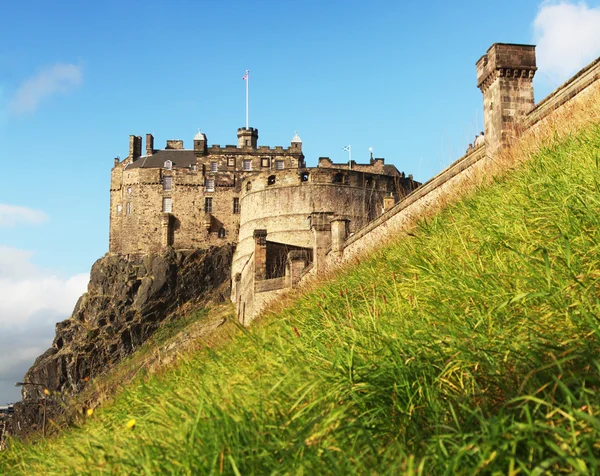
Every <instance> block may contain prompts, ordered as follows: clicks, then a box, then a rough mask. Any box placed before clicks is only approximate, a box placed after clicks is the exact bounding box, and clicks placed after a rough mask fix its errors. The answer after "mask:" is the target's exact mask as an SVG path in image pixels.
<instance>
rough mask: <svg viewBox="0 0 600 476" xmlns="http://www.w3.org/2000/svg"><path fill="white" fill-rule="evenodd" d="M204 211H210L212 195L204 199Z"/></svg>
mask: <svg viewBox="0 0 600 476" xmlns="http://www.w3.org/2000/svg"><path fill="white" fill-rule="evenodd" d="M204 213H212V197H206V198H205V199H204Z"/></svg>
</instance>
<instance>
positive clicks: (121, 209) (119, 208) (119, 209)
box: [117, 203, 235, 215]
mask: <svg viewBox="0 0 600 476" xmlns="http://www.w3.org/2000/svg"><path fill="white" fill-rule="evenodd" d="M122 211H123V206H122V205H121V204H120V203H119V204H118V205H117V213H118V214H119V215H120V214H121V212H122ZM234 213H235V212H234Z"/></svg>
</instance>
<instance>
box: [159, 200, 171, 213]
mask: <svg viewBox="0 0 600 476" xmlns="http://www.w3.org/2000/svg"><path fill="white" fill-rule="evenodd" d="M162 211H163V213H172V212H173V199H172V198H171V197H163V204H162Z"/></svg>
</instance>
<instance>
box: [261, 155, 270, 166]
mask: <svg viewBox="0 0 600 476" xmlns="http://www.w3.org/2000/svg"><path fill="white" fill-rule="evenodd" d="M260 165H261V167H269V166H270V165H271V161H270V160H269V158H268V157H263V158H262V159H261V160H260Z"/></svg>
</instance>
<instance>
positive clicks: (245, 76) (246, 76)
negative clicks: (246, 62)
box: [242, 70, 249, 81]
mask: <svg viewBox="0 0 600 476" xmlns="http://www.w3.org/2000/svg"><path fill="white" fill-rule="evenodd" d="M248 73H249V71H248V70H246V74H245V75H244V76H242V79H243V80H244V81H246V80H247V79H248Z"/></svg>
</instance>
